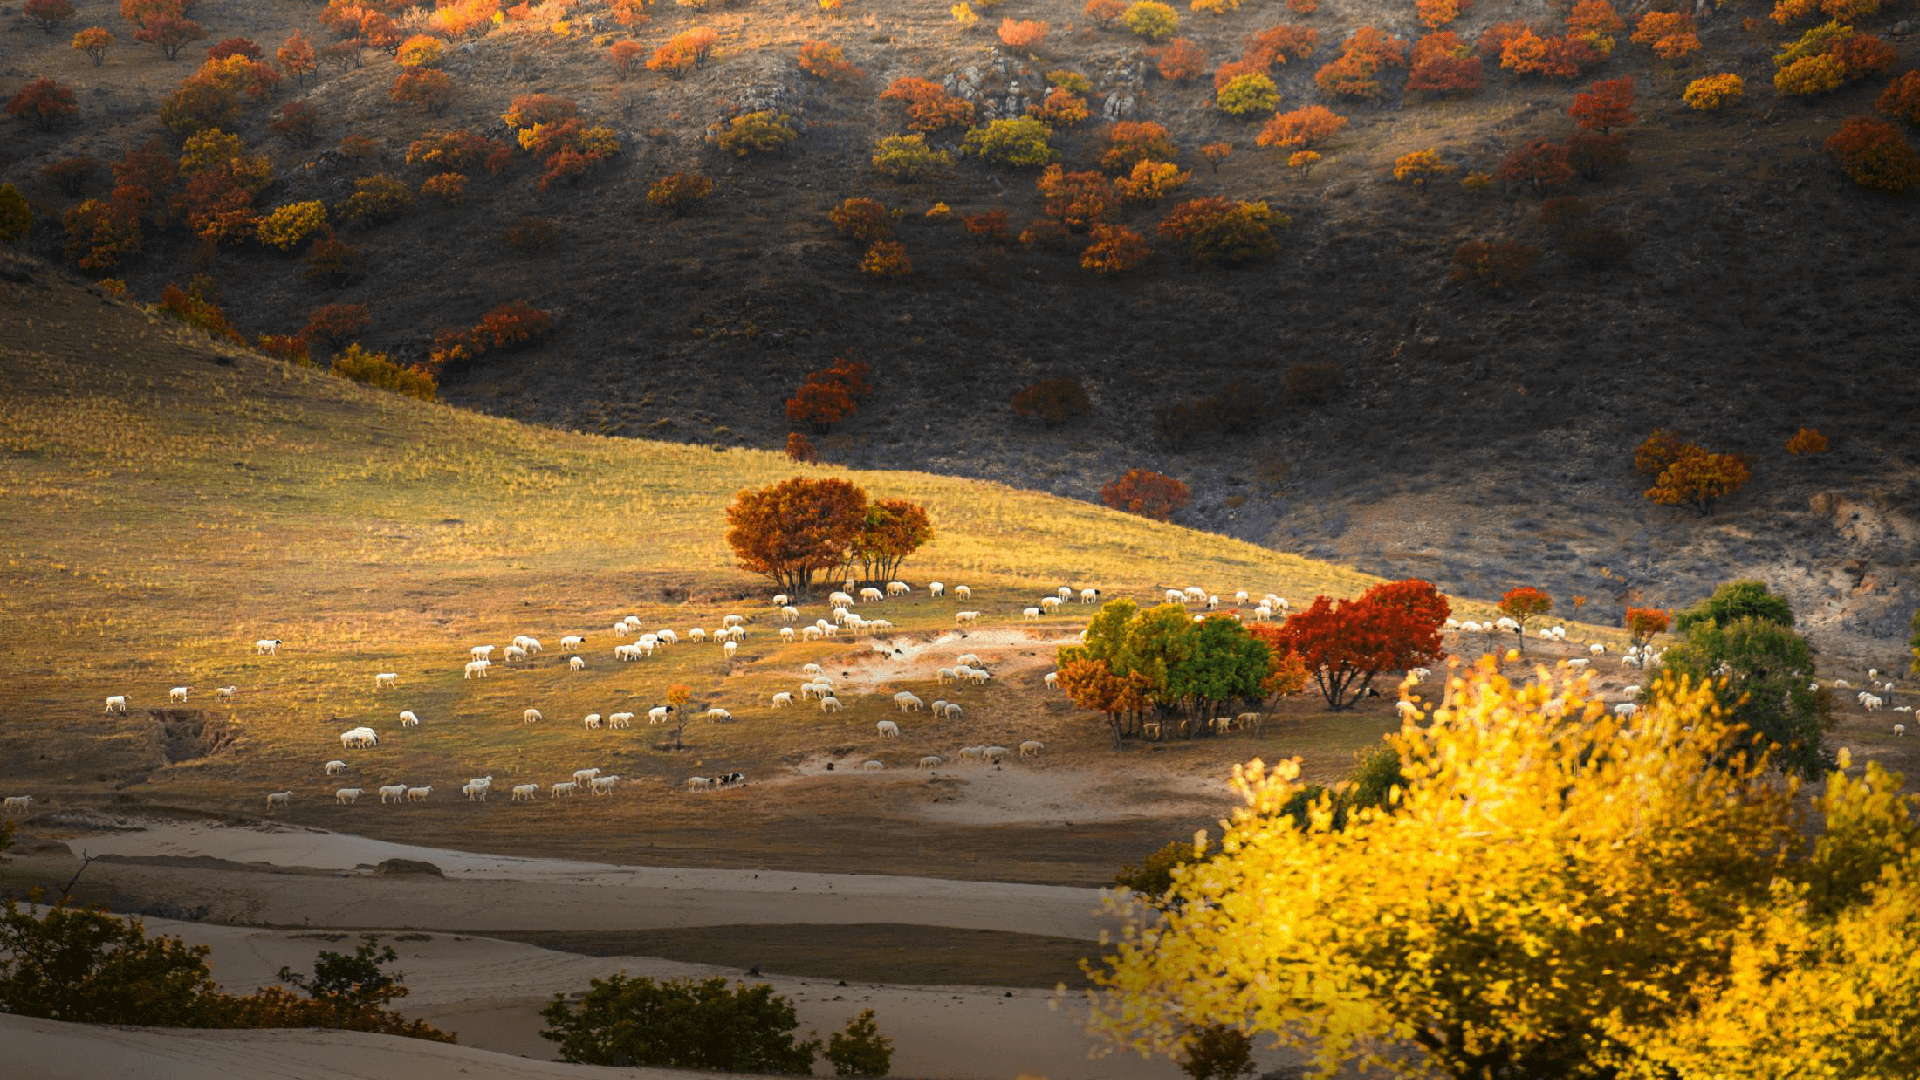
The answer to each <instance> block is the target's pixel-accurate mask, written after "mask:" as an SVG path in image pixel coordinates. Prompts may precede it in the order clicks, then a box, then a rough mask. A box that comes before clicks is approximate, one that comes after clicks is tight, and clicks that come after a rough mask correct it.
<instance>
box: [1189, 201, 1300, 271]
mask: <svg viewBox="0 0 1920 1080" xmlns="http://www.w3.org/2000/svg"><path fill="white" fill-rule="evenodd" d="M1288 224H1291V220H1290V219H1289V218H1288V217H1287V216H1286V215H1284V214H1275V213H1274V212H1273V211H1272V210H1271V209H1269V208H1268V206H1267V204H1266V203H1265V202H1234V201H1232V200H1228V199H1222V198H1206V199H1190V200H1188V201H1187V202H1184V203H1181V204H1180V205H1179V206H1176V207H1174V209H1173V211H1172V212H1171V213H1169V214H1168V215H1167V216H1166V217H1165V218H1164V219H1163V220H1162V221H1161V222H1160V232H1161V234H1162V235H1164V236H1169V237H1172V238H1174V239H1176V240H1180V241H1182V242H1184V243H1185V244H1186V245H1187V249H1188V251H1189V252H1191V253H1192V255H1193V257H1194V258H1196V259H1199V260H1200V261H1201V262H1207V263H1214V262H1217V263H1225V264H1227V265H1235V264H1238V263H1243V262H1248V261H1251V260H1253V259H1258V258H1264V257H1266V256H1270V255H1272V254H1273V253H1274V252H1276V251H1278V250H1280V242H1279V241H1278V240H1275V239H1274V238H1273V226H1275V225H1283V226H1284V225H1288Z"/></svg>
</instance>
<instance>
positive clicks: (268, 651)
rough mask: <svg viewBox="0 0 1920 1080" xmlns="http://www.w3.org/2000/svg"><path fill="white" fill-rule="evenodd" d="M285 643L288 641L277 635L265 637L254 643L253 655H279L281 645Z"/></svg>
mask: <svg viewBox="0 0 1920 1080" xmlns="http://www.w3.org/2000/svg"><path fill="white" fill-rule="evenodd" d="M285 644H286V642H284V641H281V640H280V639H279V638H277V637H263V638H261V639H260V640H259V641H256V642H254V643H253V655H255V656H278V655H280V646H282V645H285Z"/></svg>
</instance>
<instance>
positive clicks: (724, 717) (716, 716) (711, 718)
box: [707, 709, 733, 724]
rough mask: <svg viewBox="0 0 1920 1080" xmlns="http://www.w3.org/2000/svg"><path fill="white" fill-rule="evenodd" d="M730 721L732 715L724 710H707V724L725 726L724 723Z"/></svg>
mask: <svg viewBox="0 0 1920 1080" xmlns="http://www.w3.org/2000/svg"><path fill="white" fill-rule="evenodd" d="M732 720H733V714H732V713H730V712H728V711H727V710H725V709H708V710H707V721H708V722H709V723H714V724H725V723H729V722H731V721H732Z"/></svg>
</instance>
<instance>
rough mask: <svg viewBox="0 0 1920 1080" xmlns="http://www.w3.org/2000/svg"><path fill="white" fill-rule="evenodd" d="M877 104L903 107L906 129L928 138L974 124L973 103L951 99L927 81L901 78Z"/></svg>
mask: <svg viewBox="0 0 1920 1080" xmlns="http://www.w3.org/2000/svg"><path fill="white" fill-rule="evenodd" d="M880 100H882V101H898V102H900V103H901V104H902V105H903V106H905V107H906V111H907V126H908V127H909V128H912V129H913V130H914V131H919V132H925V133H928V134H931V133H933V132H936V131H944V130H946V129H947V128H963V127H967V126H969V125H970V124H972V123H973V103H972V102H970V101H968V100H966V99H965V98H959V97H954V96H953V95H951V94H949V93H947V92H946V90H945V89H944V88H943V87H941V85H940V84H939V83H937V82H934V81H932V80H930V79H922V78H918V77H916V76H912V75H905V76H902V77H900V78H898V79H895V80H893V82H891V83H889V84H888V85H887V88H886V90H884V91H882V92H881V94H880Z"/></svg>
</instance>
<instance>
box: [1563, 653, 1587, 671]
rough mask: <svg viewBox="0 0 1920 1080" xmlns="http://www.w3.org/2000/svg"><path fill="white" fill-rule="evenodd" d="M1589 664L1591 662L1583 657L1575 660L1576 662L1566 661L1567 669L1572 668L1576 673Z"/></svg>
mask: <svg viewBox="0 0 1920 1080" xmlns="http://www.w3.org/2000/svg"><path fill="white" fill-rule="evenodd" d="M1589 663H1592V661H1590V660H1588V659H1587V658H1586V657H1584V656H1582V657H1580V658H1579V659H1577V660H1569V661H1567V666H1568V667H1570V668H1573V669H1574V670H1576V671H1578V670H1579V669H1581V668H1584V667H1586V666H1587V665H1588V664H1589Z"/></svg>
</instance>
